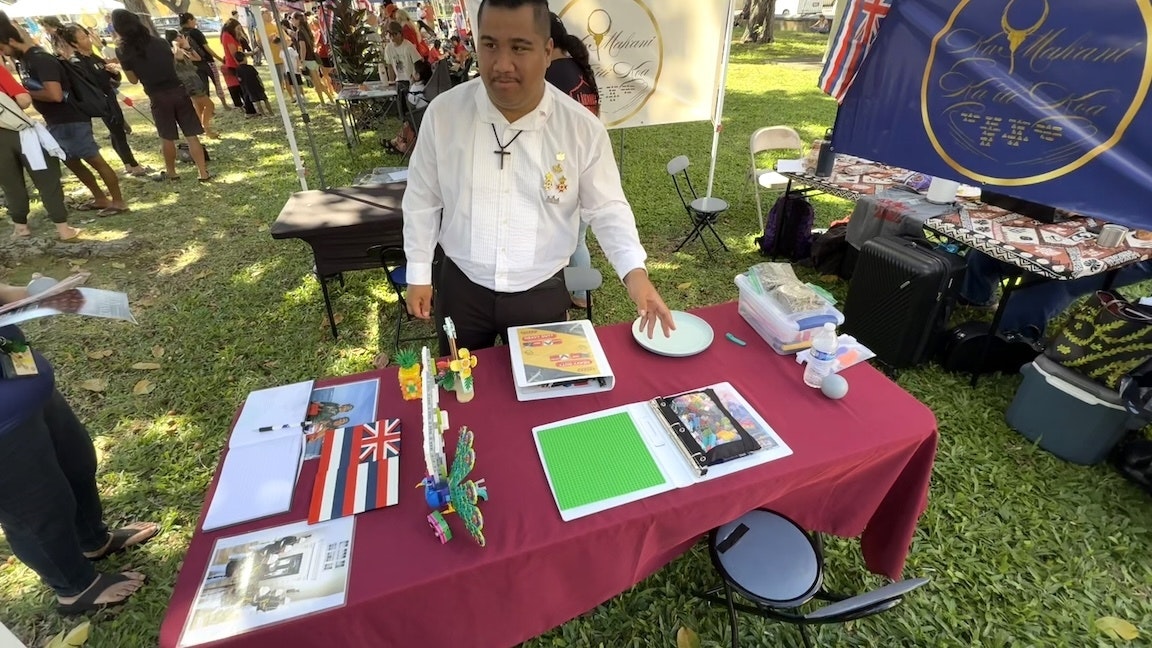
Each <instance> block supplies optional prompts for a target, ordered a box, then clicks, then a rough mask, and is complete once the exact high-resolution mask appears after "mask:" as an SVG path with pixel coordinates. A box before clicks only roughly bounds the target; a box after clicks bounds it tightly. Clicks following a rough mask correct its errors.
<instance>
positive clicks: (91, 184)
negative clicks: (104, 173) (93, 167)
mask: <svg viewBox="0 0 1152 648" xmlns="http://www.w3.org/2000/svg"><path fill="white" fill-rule="evenodd" d="M64 166H66V167H68V170H69V171H71V172H72V175H74V176H76V179H77V180H79V181H80V184H82V185H84V186H85V187H87V189H88V191H90V192H92V205H93V206H94V207H97V208H99V209H104V208H105V207H107V206H108V196H107V194H105V193H104V190H103V189H101V188H100V183H98V182H96V176H94V175H92V172H91V171H90V170H88V167H86V166H84V161H83V160H65V161H64Z"/></svg>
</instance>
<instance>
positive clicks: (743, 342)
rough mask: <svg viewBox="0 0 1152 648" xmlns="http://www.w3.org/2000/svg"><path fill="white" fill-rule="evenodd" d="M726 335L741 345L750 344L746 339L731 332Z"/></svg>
mask: <svg viewBox="0 0 1152 648" xmlns="http://www.w3.org/2000/svg"><path fill="white" fill-rule="evenodd" d="M724 337H726V338H728V339H729V340H731V341H733V342H735V343H736V344H739V345H740V346H748V343H747V342H745V341H744V340H741V339H740V338H738V337H736V336H735V335H732V334H731V333H727V334H725V335H724Z"/></svg>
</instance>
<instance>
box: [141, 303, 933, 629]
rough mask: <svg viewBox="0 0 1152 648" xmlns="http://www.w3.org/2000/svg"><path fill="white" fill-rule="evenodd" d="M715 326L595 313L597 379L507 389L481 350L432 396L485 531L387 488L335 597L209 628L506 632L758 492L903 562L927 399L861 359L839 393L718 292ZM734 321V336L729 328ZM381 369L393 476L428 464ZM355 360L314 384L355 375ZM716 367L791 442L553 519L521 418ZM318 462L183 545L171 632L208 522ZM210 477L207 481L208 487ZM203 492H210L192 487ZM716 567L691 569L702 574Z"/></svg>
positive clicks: (539, 624) (593, 404)
mask: <svg viewBox="0 0 1152 648" xmlns="http://www.w3.org/2000/svg"><path fill="white" fill-rule="evenodd" d="M694 312H695V313H696V314H697V315H699V316H701V317H703V318H704V319H705V320H707V321H708V322H709V323H710V324H711V325H712V327H713V328H714V329H715V330H716V331H717V337H716V339H717V341H716V342H715V343H713V345H712V346H711V347H710V348H709V349H708V350H706V351H705V352H704V353H702V354H700V355H697V356H694V357H691V358H680V359H677V358H666V357H662V356H657V355H652V354H649V353H648V352H647V351H644V350H642V349H641V348H640V346H639V345H637V344H636V342H635V340H634V339H633V337H632V333H631V332H630V330H629V327H628V326H627V325H623V324H621V325H615V326H609V327H601V328H599V329H598V335H599V337H600V341H601V343H602V345H603V347H604V350H605V352H606V354H607V356H608V358H609V361H610V362H611V364H612V368H613V369H614V371H615V374H616V378H617V382H616V388H615V389H614V390H612V391H609V392H601V393H598V394H592V395H585V396H576V397H568V398H557V399H550V400H543V401H532V402H524V403H521V402H517V401H516V398H515V395H514V392H513V387H512V381H511V369H510V359H509V355H508V349H507V347H497V348H493V349H485V350H482V351H480V352H479V353H477V357H478V358H479V366H478V367H477V368H476V369H475V370H474V371H475V374H474V375H475V377H476V398H475V400H474V401H472V402H471V403H468V404H466V405H459V404H457V403H456V402H455V399H454V398H453V396H452V395H451V394H444V395H443V396H442V397H441V405H442V406H443V407H444V409H445V410H446V411H447V412H448V414H449V420H450V423H451V428H450V432H449V433H448V434H447V435H446V439H445V440H446V443H447V445H448V447H449V448H454V447H455V443H456V430H457V429H458V428H459V426H461V425H467V426H468V427H470V428H471V429H472V430H473V431H474V432H475V434H476V440H475V447H476V453H477V460H476V467H475V469H474V470H473V471H472V473H471V476H472V478H484V479H485V480H486V485H487V488H488V492H489V495H490V497H491V500H490V501H489V502H487V503H485V504H484V505H483V513H484V521H485V528H484V535H485V536H486V538H487V541H488V543H487V546H486V547H483V548H482V547H479V546H477V545H476V544H475V543H474V542H473V541H472V540H471V539H470V538H469V537H468V535H467V534H466V533H464V532H463V530H462V527H461V525H460V521H459V520H457V519H454V517H455V516H452V515H449V516H448V520H449V523H450V524H452V525H453V527H454V529H455V530H456V531H457V533H456V534H455V535H456V536H457V537H456V539H454V540H452V541H451V542H449V543H448V544H447V545H441V544H440V542H439V541H438V540H437V539H436V538H435V537H434V536H433V534H432V532H431V530H430V529H429V527H428V523H427V522H426V521H425V517H426V516H427V514H428V512H429V511H428V507H427V506H426V505H425V503H424V498H423V497H422V495H421V492H420V491H418V490H416V489H415V488H407V489H405V490H402V491H401V495H400V502H399V504H397V505H396V506H393V507H390V508H386V509H383V510H376V511H371V512H368V513H365V514H362V515H360V516H357V518H356V530H355V539H354V542H353V548H352V562H351V577H350V583H349V588H348V600H347V604H346V605H345V606H344V607H341V608H338V609H334V610H331V611H327V612H324V613H322V614H319V615H316V616H312V617H307V618H303V619H297V620H294V621H291V622H286V623H283V624H281V625H276V626H271V627H266V628H262V629H259V630H256V631H254V632H251V633H248V634H243V635H239V636H236V637H233V638H230V639H228V640H226V641H222V642H219V643H218V644H213V645H214V646H217V645H218V646H229V647H232V646H235V647H241V646H242V647H264V646H267V647H277V648H278V647H280V646H325V647H326V646H372V647H373V648H386V647H392V646H394V647H398V648H411V647H413V646H436V647H440V646H467V647H468V648H486V647H493V648H507V647H508V646H512V645H515V644H517V643H518V642H521V641H524V640H526V639H528V638H530V637H533V636H535V635H538V634H541V633H543V632H546V631H547V630H549V629H550V628H553V627H555V626H557V625H560V624H562V623H564V622H565V621H568V620H569V619H572V618H573V617H575V616H577V615H579V614H581V613H584V612H586V611H588V610H590V609H592V608H593V607H595V606H596V605H598V604H600V603H602V602H603V601H605V600H607V599H609V598H611V597H613V596H616V595H617V594H619V593H621V592H623V591H624V590H626V589H628V588H629V587H631V586H632V585H634V584H636V583H638V582H639V581H641V580H642V579H644V578H645V577H647V576H648V575H650V574H652V573H653V572H655V571H656V570H658V569H659V568H660V567H662V566H663V565H665V564H667V563H668V562H670V561H671V560H673V559H674V558H676V557H677V556H679V555H681V554H682V553H684V552H685V551H687V550H688V549H689V548H690V547H691V546H692V545H693V543H695V542H696V541H697V540H698V539H699V538H700V537H701V536H702V535H703V534H704V533H705V532H707V531H708V530H710V529H712V528H714V527H717V526H719V525H721V524H723V523H725V522H728V521H731V520H733V519H735V518H737V517H739V516H740V515H742V514H743V513H745V512H747V511H749V510H751V509H753V508H756V507H761V506H765V507H770V508H772V509H774V510H777V511H780V512H781V513H784V514H785V515H788V516H790V517H792V518H793V519H795V520H797V521H798V522H799V523H800V524H802V525H804V526H805V527H806V528H808V529H811V530H813V531H820V532H825V533H832V534H836V535H840V536H857V535H860V536H861V543H860V546H861V551H862V553H863V556H864V560H865V563H866V564H867V566H868V568H869V569H871V570H872V571H874V572H877V573H880V574H884V575H886V576H888V577H891V578H900V577H901V572H902V570H903V568H904V561H905V557H906V554H907V552H908V549H909V546H910V543H911V541H912V537H913V534H914V532H915V529H916V523H917V519H918V518H919V516H920V514H921V513H922V512H923V510H924V507H925V506H926V504H927V493H928V484H929V478H930V475H931V472H932V463H933V460H934V457H935V453H936V442H937V435H936V420H935V418H934V416H933V415H932V412H931V411H930V410H929V409H928V408H927V407H926V406H924V405H923V404H921V403H920V402H919V401H917V400H916V399H914V398H913V397H912V396H910V395H909V394H908V393H906V392H905V391H904V390H902V389H901V388H900V387H898V386H897V385H896V384H895V383H893V382H892V381H890V380H889V379H888V378H887V377H885V376H884V375H883V374H881V373H880V372H878V371H876V370H875V369H873V368H872V367H870V366H868V365H866V364H862V365H857V366H855V367H851V368H849V369H847V370H846V371H845V372H844V374H843V375H844V376H845V378H847V380H848V382H849V384H850V385H851V390H850V392H849V393H848V395H847V397H845V398H844V399H843V400H839V401H833V400H829V399H827V398H825V397H824V396H823V395H821V394H820V392H819V390H814V389H811V388H809V387H807V386H805V385H804V382H803V380H802V379H801V374H802V368H801V366H800V365H798V364H796V362H795V360H794V358H793V357H792V356H779V355H777V354H775V353H774V352H773V351H772V350H771V349H770V348H769V347H768V346H767V345H766V344H764V343H763V342H761V341H760V339H759V338H758V337H757V334H756V333H755V332H754V331H753V330H752V329H751V327H750V326H749V325H748V324H747V323H746V322H745V321H744V320H743V318H741V317H740V315H739V314H738V313H737V309H736V304H734V303H728V304H722V305H719V306H712V307H709V308H704V309H700V310H697V311H694ZM724 332H732V333H733V334H734V335H736V336H737V337H739V338H742V339H744V340H747V341H748V342H749V344H748V346H747V347H742V346H737V345H736V344H732V343H730V342H728V341H726V340H725V338H724V336H723V333H724ZM369 375H375V376H379V377H380V378H381V383H380V384H381V394H380V399H379V409H378V415H379V417H389V418H395V417H399V418H400V419H401V422H402V425H403V441H402V443H403V450H402V451H401V457H400V470H401V476H400V483H401V484H410V485H412V486H415V485H416V483H417V482H418V481H419V480H420V479H421V478H422V477H423V476H424V472H423V466H424V464H423V454H422V451H421V415H420V403H419V401H403V400H402V399H401V397H400V393H399V388H398V387H397V383H396V370H395V369H388V370H385V371H383V372H379V373H374V374H369ZM364 377H365V376H364V375H361V376H352V377H346V378H340V379H335V380H327V381H321V382H320V383H319V385H320V386H325V385H333V384H339V383H344V382H351V381H356V380H362V379H363V378H364ZM721 381H728V382H730V383H732V384H733V385H734V386H735V387H736V388H737V389H738V390H739V391H740V392H741V393H742V394H743V395H744V397H745V398H746V399H747V400H748V401H749V402H750V403H751V404H752V406H753V407H755V408H756V410H757V411H759V412H760V414H761V415H762V416H763V417H764V419H765V420H766V421H767V422H768V423H769V424H770V425H771V426H772V427H773V428H774V429H775V430H776V431H777V432H778V433H779V434H780V436H781V437H782V438H783V439H784V440H785V442H786V443H787V444H788V445H789V446H790V447H791V448H792V450H793V454H792V455H791V456H789V457H786V458H783V459H780V460H777V461H773V462H770V463H767V464H764V465H761V466H757V467H754V468H750V469H747V470H744V471H741V472H738V473H735V474H733V475H729V476H726V477H723V478H720V479H716V480H713V481H709V482H705V483H701V484H697V485H694V486H691V487H688V488H683V489H678V490H676V491H673V492H669V493H664V494H661V495H658V496H655V497H651V498H648V499H644V500H641V501H639V502H634V503H632V504H628V505H625V506H621V507H618V508H614V509H611V510H609V511H605V512H602V513H598V514H595V515H592V516H589V517H585V518H580V519H578V520H574V521H572V522H563V521H562V520H561V519H560V515H559V513H558V511H557V509H556V505H555V503H554V500H553V498H552V494H551V491H550V490H549V487H548V484H547V481H546V479H545V477H544V472H543V469H542V468H541V465H540V459H539V457H538V454H537V451H536V447H535V444H534V443H533V439H532V432H531V430H532V427H534V426H538V425H542V424H545V423H549V422H553V421H557V420H560V419H563V418H567V417H571V416H576V415H579V414H583V413H587V412H592V411H597V410H601V409H605V408H609V407H614V406H618V405H623V404H626V403H630V402H636V401H641V400H645V399H651V398H653V397H655V396H657V395H666V394H671V393H676V392H679V391H684V390H688V389H692V388H698V387H702V386H705V385H709V384H713V383H717V382H721ZM315 463H316V462H310V463H308V464H306V465H305V468H304V470H303V471H302V473H301V475H300V480H299V483H298V484H297V487H296V497H295V501H294V504H293V507H292V510H291V512H290V513H288V514H284V515H280V516H277V517H273V518H268V519H265V520H259V521H256V522H251V523H247V524H244V525H239V526H236V527H232V528H228V529H223V530H218V531H214V532H210V533H205V532H203V531H198V532H197V533H195V534H194V535H193V538H192V542H191V544H190V545H189V547H188V552H187V555H186V557H185V561H184V565H183V567H182V568H181V571H180V575H179V577H178V578H177V582H176V586H175V589H174V592H173V594H172V600H171V603H170V605H169V608H168V611H167V614H166V616H165V619H164V622H163V625H162V627H161V631H160V645H161V646H162V647H164V648H172V647H173V646H175V645H176V643H177V640H178V638H179V636H180V632H181V629H182V627H183V625H184V623H185V620H186V618H187V615H188V612H189V606H190V604H191V603H192V601H193V599H194V597H195V594H196V589H197V585H198V583H199V582H200V581H201V580H202V579H203V577H204V574H205V567H206V562H207V560H208V559H209V555H210V552H211V549H212V546H213V543H214V541H215V540H217V539H218V538H221V537H229V536H235V535H238V534H241V533H245V532H248V531H252V530H254V529H259V528H265V527H271V526H276V525H282V524H286V523H290V522H294V521H298V520H302V519H305V517H306V512H307V506H308V498H309V494H310V493H311V490H312V484H313V481H314V479H315V472H316V466H315ZM214 489H215V480H213V484H212V485H211V486H210V487H209V495H208V498H206V501H210V499H211V494H212V492H213V491H214ZM205 508H207V506H206V505H205ZM711 579H713V576H712V575H710V574H700V585H701V586H703V585H705V584H707V583H708V582H709V581H710V580H711Z"/></svg>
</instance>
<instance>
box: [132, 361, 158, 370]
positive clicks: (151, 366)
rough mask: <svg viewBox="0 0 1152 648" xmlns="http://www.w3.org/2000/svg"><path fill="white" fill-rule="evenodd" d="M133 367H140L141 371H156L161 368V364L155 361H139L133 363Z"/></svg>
mask: <svg viewBox="0 0 1152 648" xmlns="http://www.w3.org/2000/svg"><path fill="white" fill-rule="evenodd" d="M132 368H133V369H139V370H140V371H156V370H157V369H159V368H160V365H159V364H158V363H155V362H137V363H136V364H134V365H132Z"/></svg>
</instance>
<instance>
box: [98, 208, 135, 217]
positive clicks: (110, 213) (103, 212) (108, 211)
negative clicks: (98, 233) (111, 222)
mask: <svg viewBox="0 0 1152 648" xmlns="http://www.w3.org/2000/svg"><path fill="white" fill-rule="evenodd" d="M126 211H128V208H127V207H108V208H107V209H101V210H100V211H98V212H96V215H97V216H99V217H100V218H105V217H108V216H115V215H116V214H123V213H124V212H126Z"/></svg>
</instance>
